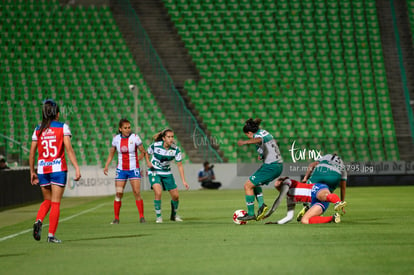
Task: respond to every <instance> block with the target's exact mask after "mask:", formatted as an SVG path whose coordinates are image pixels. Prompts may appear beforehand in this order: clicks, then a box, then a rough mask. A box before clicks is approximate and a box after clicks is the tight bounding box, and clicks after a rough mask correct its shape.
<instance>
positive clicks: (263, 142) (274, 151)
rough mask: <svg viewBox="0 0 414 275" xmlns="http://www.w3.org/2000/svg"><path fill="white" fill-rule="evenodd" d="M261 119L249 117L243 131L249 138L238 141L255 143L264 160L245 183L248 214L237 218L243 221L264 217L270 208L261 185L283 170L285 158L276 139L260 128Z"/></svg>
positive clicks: (240, 143)
mask: <svg viewBox="0 0 414 275" xmlns="http://www.w3.org/2000/svg"><path fill="white" fill-rule="evenodd" d="M261 121H262V120H261V119H254V120H253V119H252V118H250V119H248V120H247V121H246V123H245V125H244V127H243V132H244V133H245V134H246V136H247V137H248V138H249V139H248V140H239V141H238V142H237V145H238V146H242V145H245V144H255V145H256V150H257V152H258V153H259V158H260V159H261V160H263V164H262V166H260V168H259V169H258V170H257V171H256V172H255V173H254V174H253V175H252V176H251V177H250V178H249V179H248V180H247V181H246V183H245V184H244V191H245V194H246V205H247V214H246V215H245V216H243V217H239V218H237V219H238V220H241V221H249V220H261V219H263V216H264V214H265V213H266V211H267V209H268V208H267V206H266V204H265V203H264V200H263V191H262V187H260V186H261V185H263V184H266V185H268V184H269V183H270V182H271V181H272V180H274V179H276V178H277V177H278V176H280V174H281V173H282V170H283V160H282V156H281V154H280V151H279V147H278V146H277V143H276V140H275V139H274V138H273V136H272V135H271V134H269V133H268V132H267V131H266V130H263V129H260V128H259V125H260V123H261ZM255 197H256V199H257V202H258V205H259V210H258V213H257V217H256V215H255V213H254V199H255Z"/></svg>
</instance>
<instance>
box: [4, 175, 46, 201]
mask: <svg viewBox="0 0 414 275" xmlns="http://www.w3.org/2000/svg"><path fill="white" fill-rule="evenodd" d="M41 200H42V192H41V191H40V187H39V186H37V185H36V186H32V185H31V184H30V170H28V169H27V170H6V171H0V209H1V208H5V207H10V206H15V205H21V204H25V203H30V202H37V201H41Z"/></svg>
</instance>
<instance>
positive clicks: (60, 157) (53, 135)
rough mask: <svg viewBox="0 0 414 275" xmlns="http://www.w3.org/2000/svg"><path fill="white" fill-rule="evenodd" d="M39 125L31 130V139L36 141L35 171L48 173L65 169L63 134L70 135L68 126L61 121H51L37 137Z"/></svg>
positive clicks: (66, 168)
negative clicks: (36, 157)
mask: <svg viewBox="0 0 414 275" xmlns="http://www.w3.org/2000/svg"><path fill="white" fill-rule="evenodd" d="M39 130H40V125H39V126H37V127H36V128H35V130H34V132H33V136H32V140H33V141H36V142H37V149H38V159H37V173H38V174H50V173H53V172H61V171H67V170H68V167H67V165H66V158H65V147H64V145H63V137H64V136H72V134H71V132H70V129H69V126H68V125H67V124H65V123H63V122H58V121H52V122H51V123H50V126H49V128H47V129H45V130H44V131H43V132H42V134H41V135H40V137H38V134H39Z"/></svg>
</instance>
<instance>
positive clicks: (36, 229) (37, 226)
mask: <svg viewBox="0 0 414 275" xmlns="http://www.w3.org/2000/svg"><path fill="white" fill-rule="evenodd" d="M41 237H42V221H41V220H37V221H36V222H35V223H34V224H33V238H34V239H35V240H36V241H40V238H41Z"/></svg>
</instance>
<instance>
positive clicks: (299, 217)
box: [296, 205, 309, 222]
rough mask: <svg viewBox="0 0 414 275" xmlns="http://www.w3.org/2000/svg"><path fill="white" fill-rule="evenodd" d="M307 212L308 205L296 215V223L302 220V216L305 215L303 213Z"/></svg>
mask: <svg viewBox="0 0 414 275" xmlns="http://www.w3.org/2000/svg"><path fill="white" fill-rule="evenodd" d="M308 210H309V205H305V206H304V207H303V208H302V210H300V212H299V213H298V215H297V216H296V220H297V221H298V222H300V221H301V220H302V217H303V215H305V213H306V212H307V211H308Z"/></svg>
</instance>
